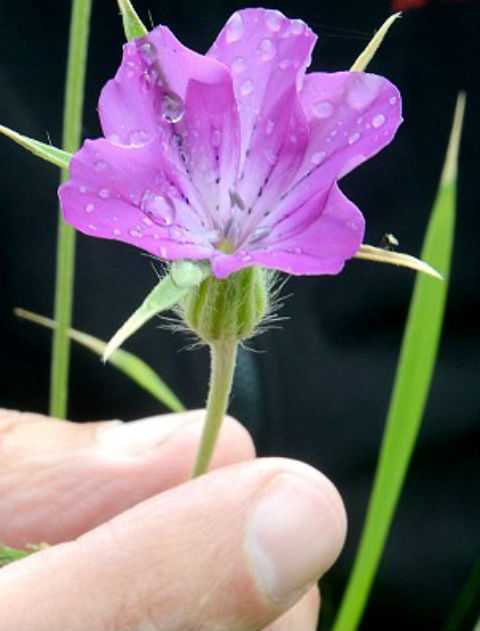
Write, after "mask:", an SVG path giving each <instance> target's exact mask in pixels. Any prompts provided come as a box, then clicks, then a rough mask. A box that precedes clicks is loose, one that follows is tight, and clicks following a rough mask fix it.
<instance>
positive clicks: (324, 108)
mask: <svg viewBox="0 0 480 631" xmlns="http://www.w3.org/2000/svg"><path fill="white" fill-rule="evenodd" d="M299 97H300V100H301V103H302V106H303V109H304V111H305V114H306V116H307V119H308V122H309V126H310V141H309V146H308V149H307V151H306V153H305V158H304V161H303V163H302V165H301V167H300V168H299V170H298V172H297V174H296V176H295V183H294V185H293V186H291V187H290V188H289V189H288V190H287V192H286V193H284V195H283V196H282V199H281V202H280V204H279V205H278V207H277V209H276V211H275V213H274V215H275V216H274V217H272V218H271V220H272V221H277V219H278V217H279V216H282V215H284V214H289V213H290V212H292V210H294V209H295V208H296V207H298V206H301V205H302V204H303V203H304V202H305V200H307V199H308V198H309V197H311V196H312V195H313V194H316V193H318V192H320V191H322V190H323V191H325V190H328V189H329V188H330V186H331V185H332V183H333V182H334V181H335V180H337V179H339V178H341V177H343V176H344V175H346V174H347V173H349V172H350V171H351V170H352V169H354V168H355V167H356V166H358V165H359V164H362V163H363V162H364V161H365V160H367V159H368V158H370V157H372V156H373V155H375V154H376V153H378V152H379V151H380V150H381V149H382V148H383V147H385V145H387V144H389V143H390V142H391V140H392V138H393V137H394V135H395V132H396V130H397V129H398V127H399V125H400V124H401V122H402V116H401V99H400V94H399V92H398V90H397V88H396V87H395V86H394V85H393V84H391V83H390V82H389V81H387V80H386V79H384V78H383V77H379V76H377V75H372V74H366V73H360V72H338V73H333V74H327V73H314V74H310V75H307V76H306V78H305V83H304V87H303V90H302V92H301V93H300V95H299Z"/></svg>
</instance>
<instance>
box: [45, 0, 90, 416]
mask: <svg viewBox="0 0 480 631" xmlns="http://www.w3.org/2000/svg"><path fill="white" fill-rule="evenodd" d="M91 8H92V0H74V1H73V7H72V17H71V21H70V37H69V48H68V61H67V77H66V85H65V107H64V115H63V149H64V150H65V151H69V152H74V151H76V150H77V149H78V147H79V145H80V139H81V130H82V111H83V94H84V88H85V70H86V65H87V46H88V34H89V29H90V13H91ZM67 177H68V171H67V170H66V169H65V170H62V175H61V181H62V182H64V181H65V180H66V179H67ZM74 263H75V232H74V230H73V228H72V227H71V226H68V225H67V224H66V223H65V222H64V221H63V217H62V215H61V213H60V216H59V223H58V237H57V267H56V282H55V307H54V313H55V315H54V319H55V320H56V322H57V328H56V329H55V332H54V337H53V349H52V364H51V373H50V378H51V381H50V414H51V415H52V416H56V417H58V418H65V416H66V413H67V396H68V372H69V364H70V340H69V337H68V329H69V328H70V324H71V320H72V306H73V282H74Z"/></svg>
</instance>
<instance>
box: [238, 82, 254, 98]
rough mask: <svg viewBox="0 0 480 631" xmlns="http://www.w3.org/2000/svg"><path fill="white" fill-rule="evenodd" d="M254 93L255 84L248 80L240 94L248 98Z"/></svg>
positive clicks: (242, 86)
mask: <svg viewBox="0 0 480 631" xmlns="http://www.w3.org/2000/svg"><path fill="white" fill-rule="evenodd" d="M252 92H253V82H252V81H250V79H247V80H246V81H244V82H243V83H242V85H241V86H240V94H241V95H242V96H248V95H249V94H251V93H252Z"/></svg>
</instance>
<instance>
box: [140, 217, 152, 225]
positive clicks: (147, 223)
mask: <svg viewBox="0 0 480 631" xmlns="http://www.w3.org/2000/svg"><path fill="white" fill-rule="evenodd" d="M142 223H144V224H145V225H146V226H153V221H152V220H151V219H149V218H148V217H143V218H142Z"/></svg>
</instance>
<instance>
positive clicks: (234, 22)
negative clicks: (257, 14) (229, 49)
mask: <svg viewBox="0 0 480 631" xmlns="http://www.w3.org/2000/svg"><path fill="white" fill-rule="evenodd" d="M242 35H243V18H242V16H241V15H240V13H234V14H233V15H232V17H231V18H230V19H229V20H228V22H227V30H226V32H225V40H226V42H227V44H233V43H234V42H238V40H239V39H240V38H241V37H242Z"/></svg>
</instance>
